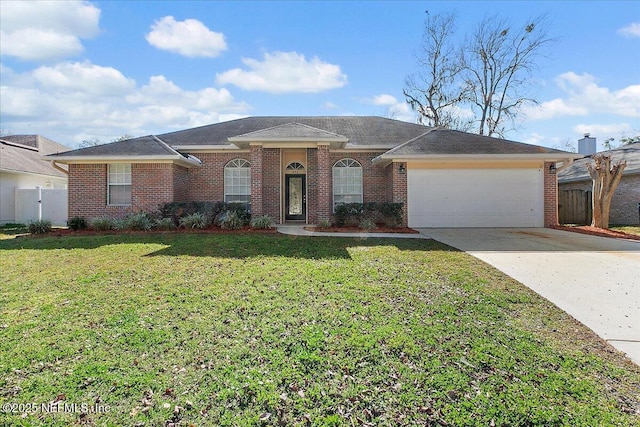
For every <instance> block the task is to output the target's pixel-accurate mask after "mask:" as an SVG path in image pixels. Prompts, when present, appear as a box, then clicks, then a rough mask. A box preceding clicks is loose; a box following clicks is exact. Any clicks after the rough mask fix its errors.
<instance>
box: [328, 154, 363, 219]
mask: <svg viewBox="0 0 640 427" xmlns="http://www.w3.org/2000/svg"><path fill="white" fill-rule="evenodd" d="M340 203H362V165H361V164H360V163H358V162H357V161H355V160H353V159H342V160H338V161H337V162H336V163H335V164H334V165H333V208H334V209H335V207H336V206H337V205H339V204H340Z"/></svg>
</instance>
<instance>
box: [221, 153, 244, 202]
mask: <svg viewBox="0 0 640 427" xmlns="http://www.w3.org/2000/svg"><path fill="white" fill-rule="evenodd" d="M224 201H225V202H227V203H245V204H249V203H251V163H249V162H248V161H246V160H244V159H234V160H231V161H230V162H229V163H227V164H226V165H225V167H224Z"/></svg>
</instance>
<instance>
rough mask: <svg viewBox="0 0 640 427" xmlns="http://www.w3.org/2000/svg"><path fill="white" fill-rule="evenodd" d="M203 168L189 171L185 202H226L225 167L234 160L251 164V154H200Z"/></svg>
mask: <svg viewBox="0 0 640 427" xmlns="http://www.w3.org/2000/svg"><path fill="white" fill-rule="evenodd" d="M197 157H198V158H199V159H200V160H201V161H202V167H199V168H191V169H189V170H188V172H187V175H188V191H187V192H186V196H185V197H186V198H185V200H183V201H197V202H205V201H211V202H217V201H223V200H224V165H226V164H227V163H228V162H229V161H231V160H234V159H244V160H246V161H248V162H251V158H250V155H249V153H198V155H197Z"/></svg>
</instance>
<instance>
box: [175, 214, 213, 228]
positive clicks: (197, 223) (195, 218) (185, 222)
mask: <svg viewBox="0 0 640 427" xmlns="http://www.w3.org/2000/svg"><path fill="white" fill-rule="evenodd" d="M180 226H181V227H184V228H206V227H207V218H206V217H205V215H204V214H203V213H200V212H195V213H192V214H189V215H185V216H183V217H182V218H180Z"/></svg>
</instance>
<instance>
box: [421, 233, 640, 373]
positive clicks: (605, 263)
mask: <svg viewBox="0 0 640 427" xmlns="http://www.w3.org/2000/svg"><path fill="white" fill-rule="evenodd" d="M420 232H421V233H422V234H424V235H425V236H429V237H431V238H433V239H435V240H438V241H440V242H443V243H445V244H447V245H449V246H453V247H455V248H457V249H460V250H462V251H465V252H467V253H469V254H471V255H473V256H475V257H476V258H479V259H481V260H482V261H485V262H486V263H488V264H491V265H492V266H494V267H495V268H497V269H498V270H500V271H502V272H504V273H506V274H507V275H509V276H511V277H513V278H514V279H516V280H518V281H519V282H521V283H523V284H524V285H525V286H527V287H529V288H531V289H532V290H534V291H535V292H537V293H538V294H540V295H541V296H543V297H544V298H546V299H548V300H549V301H551V302H552V303H554V304H555V305H557V306H558V307H560V308H561V309H562V310H564V311H566V312H567V313H569V314H570V315H572V316H573V317H574V318H576V319H577V320H578V321H580V322H582V323H583V324H585V325H586V326H588V327H589V328H591V329H592V330H593V331H594V332H595V333H596V334H598V335H599V336H600V337H602V338H604V339H605V340H607V341H608V342H609V343H610V344H611V345H613V346H614V347H615V348H617V349H618V350H620V351H623V352H625V353H626V354H627V355H628V356H629V358H630V359H631V360H633V361H634V362H635V363H637V364H640V241H637V240H626V239H613V238H606V237H597V236H591V235H585V234H578V233H572V232H568V231H560V230H551V229H546V228H523V229H513V228H512V229H488V228H485V229H479V228H476V229H421V230H420Z"/></svg>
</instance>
